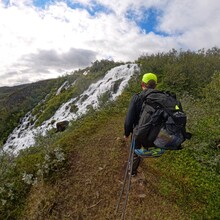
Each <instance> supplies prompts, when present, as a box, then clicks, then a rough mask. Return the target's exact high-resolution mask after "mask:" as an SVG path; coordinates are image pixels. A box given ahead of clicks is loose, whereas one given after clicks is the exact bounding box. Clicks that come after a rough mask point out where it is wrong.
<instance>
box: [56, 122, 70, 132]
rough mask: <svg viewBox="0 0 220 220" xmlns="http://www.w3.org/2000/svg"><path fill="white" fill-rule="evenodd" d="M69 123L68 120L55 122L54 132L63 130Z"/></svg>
mask: <svg viewBox="0 0 220 220" xmlns="http://www.w3.org/2000/svg"><path fill="white" fill-rule="evenodd" d="M68 125H69V121H60V122H57V124H56V128H57V130H56V132H61V131H65V130H66V129H67V127H68Z"/></svg>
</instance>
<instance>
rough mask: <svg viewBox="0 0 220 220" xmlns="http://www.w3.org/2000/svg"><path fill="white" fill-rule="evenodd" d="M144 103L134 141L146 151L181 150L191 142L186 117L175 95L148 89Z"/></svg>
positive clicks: (144, 96) (142, 93)
mask: <svg viewBox="0 0 220 220" xmlns="http://www.w3.org/2000/svg"><path fill="white" fill-rule="evenodd" d="M139 95H140V98H141V99H142V101H143V105H142V110H141V113H140V117H139V122H138V125H137V126H136V127H135V129H134V136H135V139H136V140H138V142H140V143H141V144H142V145H143V146H144V147H145V148H148V147H151V146H156V147H159V148H164V149H173V150H176V149H180V148H181V144H182V143H183V142H184V141H185V140H186V139H189V138H190V137H189V136H190V133H187V132H186V129H185V126H186V121H187V117H186V114H185V113H184V112H183V109H182V106H181V103H180V102H179V101H178V100H177V99H176V95H175V94H171V93H170V92H165V91H159V90H155V89H147V90H144V91H143V92H141V93H140V94H139Z"/></svg>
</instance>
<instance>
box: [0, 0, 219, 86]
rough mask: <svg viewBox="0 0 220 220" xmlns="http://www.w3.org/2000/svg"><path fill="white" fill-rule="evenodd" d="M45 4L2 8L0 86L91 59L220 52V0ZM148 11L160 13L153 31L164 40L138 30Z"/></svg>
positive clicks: (26, 1)
mask: <svg viewBox="0 0 220 220" xmlns="http://www.w3.org/2000/svg"><path fill="white" fill-rule="evenodd" d="M48 2H50V4H49V3H48V4H47V6H46V7H42V8H38V7H35V6H34V5H33V0H19V1H17V0H11V1H9V4H8V5H7V6H5V5H4V4H3V1H2V2H0V60H1V63H0V77H1V78H0V79H1V80H0V86H3V85H13V84H17V83H20V81H21V80H22V82H24V83H25V82H28V81H36V80H39V79H44V78H45V79H46V78H53V77H57V76H58V75H60V74H61V73H62V72H65V71H69V70H71V69H76V68H82V67H85V66H86V65H89V63H90V62H92V61H94V59H103V58H108V57H111V58H113V59H114V60H121V61H128V60H129V61H133V60H135V59H137V58H138V56H140V55H142V54H143V53H146V52H148V53H154V52H158V51H168V50H170V49H172V48H176V49H178V48H183V49H192V50H197V49H201V48H203V47H204V48H208V47H209V48H210V47H213V46H220V40H219V37H218V36H219V35H220V24H219V23H220V17H219V11H220V2H219V1H218V0H211V1H210V0H203V1H200V0H195V1H190V0H185V1H178V0H170V1H168V0H157V1H155V0H149V1H145V0H137V1H135V2H134V1H133V0H125V1H118V0H111V1H108V0H102V1H101V0H96V1H94V0H92V1H91V0H80V1H77V0H63V1H57V2H56V1H49V0H48ZM70 2H72V7H70V6H69V5H68V4H69V3H70ZM75 3H80V4H81V5H84V6H85V8H83V7H81V8H74V7H73V6H74V4H75ZM98 4H101V6H100V5H99V7H98V6H97V5H98ZM152 8H154V9H155V10H156V11H158V14H157V16H158V18H156V17H155V18H154V20H155V21H157V23H156V27H154V28H155V29H156V30H157V31H158V32H162V33H164V35H158V34H155V33H153V32H148V33H147V32H146V31H144V30H141V27H138V26H137V22H136V21H141V19H145V22H148V20H147V18H150V17H149V16H151V15H147V14H146V13H147V10H148V9H152ZM97 9H98V10H97ZM88 10H89V11H88ZM96 10H97V11H96ZM92 12H93V13H92ZM129 13H132V15H131V17H130V19H129V18H128V17H129V15H130V14H129ZM156 19H158V20H156ZM166 34H167V35H166ZM42 57H44V60H43V61H44V62H42ZM52 58H54V59H55V60H56V62H54V63H53V62H52V60H51V59H52ZM71 59H72V60H71ZM86 59H87V62H86ZM52 64H53V65H52ZM36 67H38V68H36ZM15 73H16V74H15ZM28 76H29V77H28Z"/></svg>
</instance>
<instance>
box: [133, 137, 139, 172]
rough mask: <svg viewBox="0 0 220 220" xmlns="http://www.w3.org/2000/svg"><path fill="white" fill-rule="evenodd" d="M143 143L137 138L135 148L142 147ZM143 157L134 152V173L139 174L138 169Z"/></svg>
mask: <svg viewBox="0 0 220 220" xmlns="http://www.w3.org/2000/svg"><path fill="white" fill-rule="evenodd" d="M140 148H141V143H139V142H138V141H137V140H136V141H135V149H140ZM140 162H141V157H139V156H138V155H137V154H136V153H134V156H133V168H132V174H137V169H138V167H139V165H140Z"/></svg>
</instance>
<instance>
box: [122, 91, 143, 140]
mask: <svg viewBox="0 0 220 220" xmlns="http://www.w3.org/2000/svg"><path fill="white" fill-rule="evenodd" d="M142 104H143V101H142V98H141V95H140V93H138V94H135V95H134V96H133V97H132V99H131V102H130V105H129V107H128V111H127V114H126V118H125V123H124V135H125V136H126V137H128V136H129V135H130V134H131V133H132V132H133V128H134V127H135V126H136V125H137V124H138V120H139V116H140V112H141V108H142Z"/></svg>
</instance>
